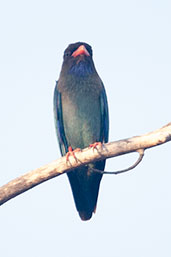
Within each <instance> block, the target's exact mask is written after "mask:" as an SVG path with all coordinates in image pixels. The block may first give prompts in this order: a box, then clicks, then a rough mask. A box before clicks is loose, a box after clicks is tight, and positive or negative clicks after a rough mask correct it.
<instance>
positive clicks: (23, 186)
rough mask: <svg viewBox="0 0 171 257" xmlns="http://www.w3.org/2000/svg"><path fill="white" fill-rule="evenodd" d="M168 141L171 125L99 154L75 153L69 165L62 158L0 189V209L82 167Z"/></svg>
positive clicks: (106, 146) (87, 150)
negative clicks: (25, 193) (7, 203)
mask: <svg viewBox="0 0 171 257" xmlns="http://www.w3.org/2000/svg"><path fill="white" fill-rule="evenodd" d="M168 141H171V122H170V123H169V124H167V125H166V126H164V127H162V128H160V129H158V130H155V131H153V132H150V133H148V134H145V135H142V136H136V137H132V138H128V139H124V140H119V141H115V142H112V143H108V144H104V145H103V147H97V151H96V150H94V151H93V150H92V149H90V148H85V149H84V150H82V151H81V152H77V153H76V158H77V161H76V160H75V158H74V157H72V156H70V157H69V162H66V157H62V158H60V159H58V160H56V161H53V162H51V163H49V164H47V165H44V166H42V167H40V168H38V169H35V170H33V171H30V172H28V173H26V174H25V175H23V176H21V177H19V178H16V179H14V180H12V181H10V182H9V183H7V184H6V185H4V186H2V187H1V188H0V205H2V204H3V203H5V202H7V201H8V200H10V199H12V198H14V197H15V196H17V195H19V194H21V193H23V192H25V191H27V190H29V189H31V188H33V187H35V186H37V185H39V184H40V183H43V182H44V181H46V180H49V179H51V178H54V177H56V176H59V175H61V174H63V173H65V172H69V171H70V170H73V169H75V168H77V167H79V166H82V165H86V164H88V163H91V162H95V161H99V160H103V159H107V158H112V157H115V156H119V155H123V154H127V153H131V152H135V151H138V150H146V149H148V148H151V147H154V146H157V145H161V144H164V143H166V142H168Z"/></svg>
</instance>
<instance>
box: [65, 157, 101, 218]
mask: <svg viewBox="0 0 171 257" xmlns="http://www.w3.org/2000/svg"><path fill="white" fill-rule="evenodd" d="M104 165H105V162H104V161H102V162H97V163H95V164H93V167H94V168H96V169H100V170H103V169H104ZM91 166H92V165H89V166H84V167H80V168H78V169H75V170H74V171H71V172H69V173H68V174H67V175H68V178H69V181H70V184H71V188H72V193H73V196H74V201H75V205H76V208H77V211H78V212H79V215H80V218H81V219H82V220H84V221H85V220H89V219H91V217H92V214H93V212H94V213H95V211H96V204H97V198H98V192H99V186H100V181H101V178H102V174H100V173H97V172H93V171H92V170H91Z"/></svg>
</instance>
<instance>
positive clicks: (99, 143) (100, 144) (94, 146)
mask: <svg viewBox="0 0 171 257" xmlns="http://www.w3.org/2000/svg"><path fill="white" fill-rule="evenodd" d="M98 145H99V146H100V147H102V143H101V142H95V143H94V144H90V145H89V147H92V148H93V150H94V149H97V146H98Z"/></svg>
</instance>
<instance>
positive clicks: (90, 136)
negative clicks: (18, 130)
mask: <svg viewBox="0 0 171 257" xmlns="http://www.w3.org/2000/svg"><path fill="white" fill-rule="evenodd" d="M54 115H55V125H56V131H57V137H58V141H59V146H60V150H61V154H62V155H65V154H66V153H67V152H68V147H70V146H71V147H72V149H76V148H81V149H83V148H85V147H87V146H89V145H90V144H92V143H94V142H99V141H100V142H102V143H103V142H107V141H108V131H109V118H108V105H107V98H106V93H105V89H104V86H103V83H102V81H101V79H100V77H99V76H98V74H97V71H96V69H95V66H94V63H93V60H92V49H91V46H89V45H88V44H86V43H83V42H78V43H75V44H71V45H69V46H68V48H67V49H66V50H65V52H64V61H63V65H62V70H61V73H60V77H59V80H58V82H57V83H56V87H55V92H54ZM104 166H105V161H99V162H95V163H92V164H89V165H86V166H84V167H80V168H78V169H75V170H74V171H71V172H69V173H68V174H67V175H68V178H69V181H70V184H71V188H72V192H73V196H74V200H75V204H76V208H77V210H78V212H79V215H80V217H81V219H82V220H88V219H90V218H91V216H92V213H93V212H95V209H96V203H97V197H98V191H99V185H100V181H101V178H102V175H101V174H100V173H96V172H93V171H92V170H91V168H95V169H100V170H104Z"/></svg>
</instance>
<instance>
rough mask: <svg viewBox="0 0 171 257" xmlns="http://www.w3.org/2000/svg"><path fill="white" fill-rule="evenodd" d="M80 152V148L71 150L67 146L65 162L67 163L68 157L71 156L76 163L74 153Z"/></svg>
mask: <svg viewBox="0 0 171 257" xmlns="http://www.w3.org/2000/svg"><path fill="white" fill-rule="evenodd" d="M80 151H81V149H80V148H76V149H75V150H73V149H72V147H71V146H69V147H68V152H67V154H66V161H67V162H68V161H69V157H70V156H73V157H74V159H75V160H76V161H77V157H76V156H75V153H76V152H80Z"/></svg>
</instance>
